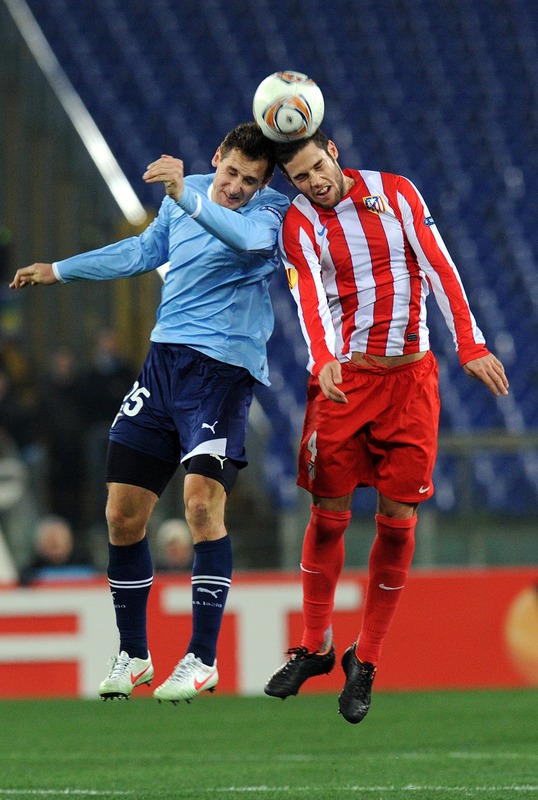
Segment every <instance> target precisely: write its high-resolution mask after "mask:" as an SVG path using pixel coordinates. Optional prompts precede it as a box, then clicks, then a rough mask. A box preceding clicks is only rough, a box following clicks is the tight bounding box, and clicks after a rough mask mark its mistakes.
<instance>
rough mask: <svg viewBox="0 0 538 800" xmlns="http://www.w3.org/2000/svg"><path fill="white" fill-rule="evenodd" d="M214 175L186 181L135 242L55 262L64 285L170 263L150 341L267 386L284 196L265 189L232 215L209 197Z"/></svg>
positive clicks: (193, 176) (125, 273)
mask: <svg viewBox="0 0 538 800" xmlns="http://www.w3.org/2000/svg"><path fill="white" fill-rule="evenodd" d="M212 184H213V175H190V176H188V177H186V178H185V188H184V191H183V194H182V196H181V198H180V200H179V202H178V203H177V204H176V203H175V202H174V201H173V200H172V199H171V198H170V197H168V196H167V197H165V198H164V200H163V202H162V205H161V208H160V210H159V214H158V216H157V217H156V219H155V220H154V221H153V222H152V223H151V225H150V226H149V227H148V228H147V229H146V230H145V231H144V233H142V234H141V235H140V236H133V237H131V238H129V239H124V240H122V241H121V242H117V243H116V244H111V245H108V246H106V247H102V248H100V249H98V250H92V251H90V252H88V253H82V254H81V255H77V256H73V257H72V258H67V259H65V260H63V261H58V262H55V263H54V265H53V268H54V272H55V275H56V277H57V278H58V280H60V281H61V282H63V283H67V282H69V281H74V280H111V279H114V278H125V277H129V276H131V275H140V274H142V273H144V272H150V271H151V270H154V269H157V267H160V266H161V265H162V264H164V263H166V262H169V264H170V267H169V270H168V272H167V273H166V277H165V280H164V284H163V289H162V294H161V302H160V305H159V308H158V311H157V322H156V324H155V327H154V328H153V331H152V333H151V337H150V338H151V340H152V341H153V342H162V343H166V344H184V345H188V346H190V347H193V348H194V349H196V350H199V351H201V352H202V353H205V354H206V355H208V356H210V357H211V358H215V359H217V360H218V361H223V362H224V363H227V364H235V365H236V366H239V367H244V368H245V369H247V370H248V371H249V372H250V373H251V375H252V376H253V377H254V378H256V380H258V381H260V382H261V383H264V384H266V385H268V384H269V380H268V369H267V350H266V343H267V340H268V339H269V336H270V335H271V333H272V330H273V323H274V316H273V309H272V306H271V300H270V297H269V284H270V281H271V277H272V275H273V272H274V271H275V270H276V268H277V267H278V264H279V259H278V255H277V235H278V231H279V228H280V225H281V223H282V220H283V217H284V214H285V212H286V210H287V208H288V206H289V200H288V198H287V197H286V196H285V195H283V194H281V193H280V192H277V191H275V190H273V189H270V188H267V187H266V188H264V189H261V190H260V191H258V192H257V193H256V194H255V195H254V197H253V198H252V199H251V200H250V202H249V203H247V204H246V205H245V206H242V207H241V208H238V209H237V210H235V211H233V210H231V209H228V208H223V207H222V206H220V205H219V204H218V203H214V202H212V201H211V199H210V195H211V188H212Z"/></svg>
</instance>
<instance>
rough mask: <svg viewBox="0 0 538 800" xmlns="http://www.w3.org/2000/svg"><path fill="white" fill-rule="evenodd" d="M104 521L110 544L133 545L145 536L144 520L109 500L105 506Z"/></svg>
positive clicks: (137, 514) (138, 514)
mask: <svg viewBox="0 0 538 800" xmlns="http://www.w3.org/2000/svg"><path fill="white" fill-rule="evenodd" d="M106 521H107V525H108V532H109V538H110V542H111V543H112V544H116V545H129V544H135V543H136V542H138V541H140V540H141V539H143V538H144V536H145V533H146V520H145V518H144V517H143V516H142V515H141V514H140V513H137V512H134V511H130V510H128V509H126V508H125V507H123V506H121V505H120V504H117V503H114V502H110V500H109V501H108V502H107V505H106Z"/></svg>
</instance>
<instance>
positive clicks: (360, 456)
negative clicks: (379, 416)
mask: <svg viewBox="0 0 538 800" xmlns="http://www.w3.org/2000/svg"><path fill="white" fill-rule="evenodd" d="M343 366H344V365H343ZM342 374H343V377H344V380H343V383H342V385H341V387H340V388H342V391H344V392H345V393H346V396H347V397H348V403H346V404H344V403H335V402H333V401H332V400H328V399H327V398H326V397H325V395H324V394H323V392H322V391H321V389H320V387H319V383H318V381H317V379H316V378H311V379H310V380H309V383H308V394H307V403H306V412H305V419H304V425H303V432H302V437H301V443H300V446H299V474H298V479H297V483H298V484H299V486H302V487H303V488H305V489H307V490H308V491H309V492H310V493H311V494H312V495H314V496H316V497H317V498H322V497H326V498H341V497H345V496H347V495H350V494H351V493H352V492H353V491H354V489H355V488H357V487H358V486H370V485H372V482H373V472H372V465H371V463H370V458H369V453H368V450H367V447H366V445H365V441H364V436H363V435H362V433H361V431H362V429H363V428H364V427H365V426H366V425H367V424H368V417H367V416H366V415H365V413H364V412H365V408H364V403H363V402H362V400H361V398H362V397H363V396H364V394H363V390H361V388H360V384H362V383H364V381H365V377H364V376H362V375H359V374H358V373H357V372H356V371H355V372H354V371H350V373H349V374H346V370H345V369H343V372H342Z"/></svg>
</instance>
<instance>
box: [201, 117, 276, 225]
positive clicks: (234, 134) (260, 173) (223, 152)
mask: <svg viewBox="0 0 538 800" xmlns="http://www.w3.org/2000/svg"><path fill="white" fill-rule="evenodd" d="M211 163H212V165H213V166H214V167H215V168H216V174H215V178H214V181H213V189H212V194H211V199H212V200H214V201H215V202H217V203H219V204H220V205H222V206H225V207H226V208H231V209H234V210H235V209H236V208H240V207H241V206H244V205H245V204H246V203H248V202H249V200H251V198H252V197H253V196H254V195H255V194H256V192H257V191H258V190H259V189H262V188H263V187H264V186H266V185H267V184H268V183H269V181H270V180H271V177H272V175H273V170H274V168H275V145H274V142H271V141H270V140H269V139H267V138H266V137H265V136H264V135H263V134H262V132H261V130H260V128H259V127H258V126H257V124H256V123H255V122H244V123H242V124H241V125H237V127H235V128H234V129H233V130H231V131H230V132H229V133H228V134H227V135H226V136H225V138H224V140H223V141H222V142H221V144H220V146H219V147H218V149H217V152H216V153H215V155H214V156H213V160H212V162H211Z"/></svg>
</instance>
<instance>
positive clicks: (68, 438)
mask: <svg viewBox="0 0 538 800" xmlns="http://www.w3.org/2000/svg"><path fill="white" fill-rule="evenodd" d="M79 378H80V376H79V373H78V370H77V367H76V360H75V355H74V353H73V351H72V350H71V349H70V348H69V347H67V346H62V347H58V348H57V349H56V350H55V351H54V352H53V353H52V356H51V358H50V362H49V367H48V371H47V373H46V374H45V376H44V378H43V381H42V413H43V423H42V428H43V436H44V442H45V446H46V448H47V456H48V469H47V482H48V486H47V494H48V502H47V505H48V510H49V511H50V512H51V513H52V514H59V515H60V516H62V517H66V518H67V519H68V520H69V522H70V524H71V526H72V527H73V529H74V530H80V529H81V527H82V524H83V508H84V502H83V498H84V480H85V469H84V455H85V453H84V428H85V420H84V414H83V410H82V402H81V388H80V384H79Z"/></svg>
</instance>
